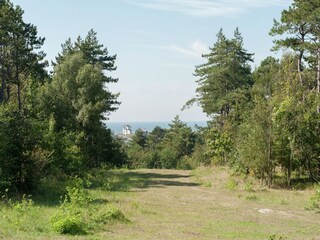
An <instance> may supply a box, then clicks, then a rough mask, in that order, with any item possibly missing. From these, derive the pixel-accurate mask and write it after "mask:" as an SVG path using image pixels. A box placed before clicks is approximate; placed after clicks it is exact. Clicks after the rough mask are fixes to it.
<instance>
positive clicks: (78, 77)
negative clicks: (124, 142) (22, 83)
mask: <svg viewBox="0 0 320 240" xmlns="http://www.w3.org/2000/svg"><path fill="white" fill-rule="evenodd" d="M106 80H107V78H106V77H105V75H104V71H103V69H102V68H101V66H100V64H96V65H92V64H91V63H88V62H87V60H86V58H85V57H84V55H83V53H82V52H81V51H75V52H74V53H72V54H69V55H67V56H64V57H63V58H62V59H61V61H60V63H58V64H57V65H56V66H55V69H54V74H53V78H52V81H51V82H50V83H48V84H46V85H45V86H44V87H43V89H42V91H41V92H40V94H39V105H40V106H41V105H42V106H41V107H40V108H41V111H42V113H43V115H44V117H45V118H50V117H51V118H52V119H53V121H54V122H55V124H54V131H55V132H58V133H59V132H60V133H62V134H63V132H65V133H67V135H70V134H71V133H72V135H73V138H74V139H73V143H74V144H75V145H74V146H75V148H74V149H77V148H79V149H80V150H81V154H82V156H83V157H82V160H83V161H84V162H83V164H84V165H85V166H89V167H92V166H99V165H100V164H101V163H103V162H105V161H108V159H107V157H110V151H112V147H110V145H111V142H112V141H113V140H112V138H111V137H110V136H111V133H110V131H107V130H106V126H105V124H104V121H105V120H106V114H108V113H109V112H110V111H113V110H115V109H116V107H114V106H113V105H114V104H116V102H115V100H114V99H115V95H114V94H112V93H111V92H109V91H108V90H107V89H106V88H105V83H106ZM65 151H66V149H65V150H64V151H62V152H65ZM108 152H109V153H108Z"/></svg>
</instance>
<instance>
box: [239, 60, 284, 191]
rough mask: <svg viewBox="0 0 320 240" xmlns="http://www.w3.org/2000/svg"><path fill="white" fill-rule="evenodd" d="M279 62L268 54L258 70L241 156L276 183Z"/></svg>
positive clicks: (243, 161)
mask: <svg viewBox="0 0 320 240" xmlns="http://www.w3.org/2000/svg"><path fill="white" fill-rule="evenodd" d="M279 69H280V66H279V62H278V61H277V60H276V59H274V58H272V57H267V58H266V59H264V60H263V61H262V62H261V64H260V66H259V67H258V68H257V69H256V70H255V71H254V73H253V79H254V85H253V87H252V103H251V108H250V111H247V113H246V117H245V118H244V121H243V123H242V124H241V126H240V130H239V134H238V140H237V144H236V147H237V152H238V154H237V156H238V158H239V161H240V163H241V164H243V166H244V167H245V169H246V170H248V171H252V172H253V173H254V175H255V176H256V177H258V178H260V179H261V180H262V182H263V181H264V180H267V184H268V186H269V187H270V186H271V185H272V178H273V171H274V168H275V160H274V156H273V151H272V149H273V141H274V121H273V108H274V107H273V105H274V104H273V99H272V96H273V95H274V91H275V85H276V82H277V81H278V74H279Z"/></svg>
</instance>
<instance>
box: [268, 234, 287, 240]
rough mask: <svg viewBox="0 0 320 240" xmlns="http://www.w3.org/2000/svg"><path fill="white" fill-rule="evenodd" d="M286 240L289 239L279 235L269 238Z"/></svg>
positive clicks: (270, 239)
mask: <svg viewBox="0 0 320 240" xmlns="http://www.w3.org/2000/svg"><path fill="white" fill-rule="evenodd" d="M285 239H287V238H286V237H283V236H278V235H277V234H274V235H271V236H269V240H285Z"/></svg>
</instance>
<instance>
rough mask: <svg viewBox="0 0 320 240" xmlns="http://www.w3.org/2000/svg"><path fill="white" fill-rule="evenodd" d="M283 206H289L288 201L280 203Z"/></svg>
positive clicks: (282, 200)
mask: <svg viewBox="0 0 320 240" xmlns="http://www.w3.org/2000/svg"><path fill="white" fill-rule="evenodd" d="M280 204H281V205H289V203H288V201H286V200H284V199H281V202H280Z"/></svg>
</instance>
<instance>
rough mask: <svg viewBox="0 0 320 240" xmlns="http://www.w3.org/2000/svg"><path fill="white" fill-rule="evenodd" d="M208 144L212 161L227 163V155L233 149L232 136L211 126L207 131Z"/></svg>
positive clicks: (208, 151)
mask: <svg viewBox="0 0 320 240" xmlns="http://www.w3.org/2000/svg"><path fill="white" fill-rule="evenodd" d="M206 146H207V152H206V154H207V155H208V156H211V158H212V163H220V164H223V163H226V156H227V154H228V153H229V152H230V151H231V138H230V136H229V134H228V133H227V132H224V131H221V130H218V129H217V128H216V127H212V128H210V129H209V130H208V131H207V133H206Z"/></svg>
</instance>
